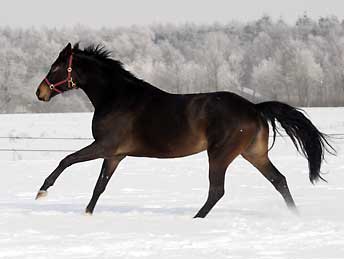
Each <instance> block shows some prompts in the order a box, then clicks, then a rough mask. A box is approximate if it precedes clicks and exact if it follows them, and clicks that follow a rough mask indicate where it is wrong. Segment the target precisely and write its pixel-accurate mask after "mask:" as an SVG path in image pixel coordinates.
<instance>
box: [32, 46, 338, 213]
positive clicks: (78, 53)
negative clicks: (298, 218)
mask: <svg viewBox="0 0 344 259" xmlns="http://www.w3.org/2000/svg"><path fill="white" fill-rule="evenodd" d="M78 88H80V89H82V90H83V91H84V92H85V93H86V95H87V96H88V98H89V99H90V101H91V103H92V104H93V106H94V115H93V120H92V135H93V138H94V141H93V142H92V143H91V144H90V145H88V146H86V147H85V148H82V149H81V150H79V151H77V152H75V153H72V154H70V155H68V156H66V157H65V158H64V159H62V160H61V161H60V163H59V164H58V166H57V167H56V169H55V170H54V171H53V172H52V173H51V174H50V175H49V176H48V177H47V178H46V179H45V181H44V183H43V185H42V186H41V188H40V189H39V191H38V193H37V196H36V199H39V198H41V197H44V196H46V195H47V190H48V188H49V187H51V186H52V185H54V183H55V181H56V179H57V178H58V177H59V176H60V175H61V173H62V172H63V171H64V170H65V169H66V168H67V167H69V166H71V165H73V164H75V163H79V162H84V161H88V160H93V159H103V164H102V167H101V171H100V175H99V177H98V180H97V182H96V185H95V187H94V191H93V195H92V198H91V200H90V202H89V203H88V205H87V207H86V211H85V212H86V213H88V214H92V213H93V211H94V208H95V206H96V203H97V201H98V199H99V197H100V195H101V194H102V193H103V192H104V190H105V188H106V185H107V184H108V182H109V180H110V178H111V176H112V175H113V174H114V172H115V170H116V168H117V166H118V164H119V163H120V162H121V161H122V160H123V159H124V158H125V157H127V156H134V157H155V158H177V157H184V156H188V155H192V154H196V153H199V152H201V151H205V150H206V152H207V155H208V163H209V191H208V197H207V199H206V201H205V203H204V205H203V207H201V209H200V210H199V211H198V213H197V214H196V215H195V216H194V217H200V218H204V217H205V216H206V215H207V214H208V213H209V211H210V210H211V209H212V208H213V207H214V206H215V204H216V203H217V202H218V201H219V200H220V199H221V198H222V197H223V195H224V193H225V186H224V183H225V174H226V170H227V167H228V166H229V164H230V163H231V162H232V161H233V160H234V159H235V158H236V157H237V156H239V155H241V156H242V157H243V158H244V159H246V160H247V161H249V162H250V163H251V164H252V165H253V166H254V167H256V168H257V169H258V171H260V173H261V174H262V175H263V176H264V177H265V178H266V179H267V180H268V181H270V182H271V184H272V185H273V186H274V187H275V189H276V190H277V191H278V192H279V193H280V194H281V195H282V197H283V199H284V201H285V203H286V205H287V207H288V208H290V209H291V210H292V211H296V205H295V202H294V199H293V197H292V195H291V193H290V191H289V187H288V185H287V181H286V178H285V176H284V175H283V174H281V173H280V172H279V170H278V169H277V168H276V167H275V166H274V164H273V163H272V162H271V161H270V159H269V156H268V151H269V150H270V149H269V145H268V139H269V123H270V125H271V128H272V131H273V143H274V142H275V138H276V134H277V133H279V127H278V124H277V123H279V124H280V126H282V128H283V129H284V130H285V132H286V133H287V135H288V136H289V137H290V138H291V140H292V141H293V143H294V145H295V147H296V148H297V149H298V150H299V151H300V153H302V154H303V155H304V156H305V157H306V158H307V160H308V167H309V179H310V181H311V182H312V183H314V182H315V181H317V180H319V179H323V178H322V177H321V175H320V168H321V164H322V161H323V159H324V154H325V153H326V152H330V151H329V150H330V148H332V147H331V145H330V144H329V142H328V136H327V135H325V134H324V133H322V132H320V131H319V130H318V129H317V128H316V127H315V126H314V125H313V123H312V122H311V121H310V120H309V119H308V118H307V117H306V116H305V115H304V113H303V111H302V110H300V109H298V108H295V107H292V106H290V105H288V104H286V103H282V102H277V101H268V102H262V103H258V104H254V103H252V102H250V101H248V100H247V99H244V98H243V97H241V96H239V95H237V94H235V93H232V92H226V91H223V92H210V93H194V94H172V93H168V92H166V91H163V90H161V89H159V88H157V87H155V86H153V85H151V84H149V83H148V82H146V81H144V80H142V79H139V78H137V77H135V76H134V75H133V74H132V73H131V72H129V71H128V70H126V69H124V67H123V64H122V63H121V62H120V61H118V60H115V59H113V58H111V52H110V51H108V50H106V49H105V48H104V46H100V45H96V46H95V45H91V46H88V47H85V48H84V49H81V48H80V47H79V43H77V44H75V45H74V46H73V47H72V45H71V43H68V44H67V46H66V47H65V48H64V49H63V50H62V51H61V52H60V53H59V56H58V58H57V59H56V60H55V62H54V63H53V64H52V66H51V69H50V70H49V72H48V74H47V75H46V77H45V78H44V79H43V80H42V82H41V83H40V84H39V86H38V89H37V91H36V95H37V97H38V99H39V100H41V101H44V102H48V101H49V100H51V99H52V98H53V97H55V96H57V95H58V94H60V93H63V92H66V91H69V90H72V89H78ZM272 146H273V144H272ZM272 146H271V147H272ZM323 180H324V179H323Z"/></svg>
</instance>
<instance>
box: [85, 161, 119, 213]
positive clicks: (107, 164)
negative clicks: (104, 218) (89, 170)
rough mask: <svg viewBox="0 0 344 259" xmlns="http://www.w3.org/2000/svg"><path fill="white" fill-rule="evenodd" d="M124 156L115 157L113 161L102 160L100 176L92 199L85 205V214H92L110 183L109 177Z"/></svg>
mask: <svg viewBox="0 0 344 259" xmlns="http://www.w3.org/2000/svg"><path fill="white" fill-rule="evenodd" d="M123 158H124V156H120V157H116V158H113V159H104V162H103V165H102V169H101V171H100V175H99V177H98V180H97V183H96V186H95V187H94V191H93V195H92V198H91V200H90V202H89V204H88V205H87V208H86V213H88V214H92V213H93V210H94V207H95V206H96V203H97V201H98V199H99V196H100V195H101V194H102V193H103V192H104V191H105V188H106V185H107V184H108V182H109V181H110V178H111V176H112V175H113V173H114V172H115V170H116V168H117V166H118V164H119V163H120V162H121V160H122V159H123Z"/></svg>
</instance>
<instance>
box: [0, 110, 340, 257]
mask: <svg viewBox="0 0 344 259" xmlns="http://www.w3.org/2000/svg"><path fill="white" fill-rule="evenodd" d="M307 112H308V114H309V116H310V117H311V119H312V120H313V121H314V123H315V124H316V125H317V126H318V127H319V128H321V129H322V130H323V131H324V132H326V133H344V117H343V115H344V109H343V108H324V109H320V108H313V109H307ZM91 118H92V115H91V114H54V115H48V114H27V115H1V116H0V137H8V136H12V137H14V136H20V137H28V139H10V140H9V139H7V138H0V149H35V150H37V149H40V150H43V151H40V152H37V151H31V152H28V151H17V152H12V151H0V170H1V171H0V172H1V173H0V258H35V259H40V258H42V259H43V258H153V259H154V258H159V259H160V258H183V259H184V258H185V259H190V258H216V259H219V258H242V259H250V258H252V259H257V258H262V259H270V258H292V259H299V258H309V259H317V258H324V259H331V258H344V162H343V157H344V150H343V149H344V139H340V137H341V136H337V139H333V141H332V143H333V144H334V146H335V147H336V148H337V149H338V155H337V156H336V157H331V156H327V157H326V159H327V162H326V163H325V164H324V167H323V172H324V174H325V175H324V177H325V178H326V179H327V180H328V183H324V182H322V183H319V184H317V185H315V186H312V185H311V184H310V183H309V181H308V171H307V170H308V168H307V162H306V160H305V159H304V158H303V157H301V155H299V154H298V153H297V152H296V151H295V148H294V147H293V146H292V144H291V142H290V141H289V140H287V139H286V138H278V140H277V143H276V145H275V147H274V149H273V150H272V151H271V158H272V160H273V161H274V163H275V165H276V166H277V167H278V168H279V169H280V171H281V172H282V173H284V174H285V176H286V177H287V179H288V183H289V187H290V189H291V192H292V194H293V196H294V199H295V201H296V203H297V205H298V206H299V211H300V216H295V215H293V214H292V213H290V212H289V211H288V210H287V208H286V206H285V204H284V202H283V200H282V198H281V197H280V195H279V194H278V193H277V192H276V191H275V190H274V188H273V187H272V186H271V185H270V183H268V182H267V181H266V180H265V179H264V178H263V177H262V176H261V175H260V174H259V172H258V171H256V170H255V169H254V168H253V167H252V166H251V165H249V164H248V163H247V162H246V161H245V160H243V159H242V158H238V159H236V160H235V162H234V163H233V164H231V166H230V167H229V169H228V171H227V178H226V195H225V197H224V198H223V199H222V200H221V201H220V202H219V203H218V204H217V206H215V208H214V209H213V210H212V211H211V212H210V214H209V216H208V217H207V218H205V219H192V217H193V216H194V214H195V213H196V212H197V211H198V209H199V208H200V207H201V206H202V205H203V203H204V201H205V199H206V196H207V188H208V180H207V168H208V165H207V158H206V154H205V153H201V154H197V155H194V156H190V157H186V158H181V159H169V160H159V159H148V158H127V159H125V160H124V161H123V162H122V163H121V164H120V166H119V168H118V170H117V174H116V175H115V176H114V177H113V179H112V181H111V182H110V184H109V185H108V188H107V190H106V192H105V193H104V194H103V195H102V196H101V198H100V200H99V202H98V204H97V207H96V210H95V213H94V215H93V216H85V215H84V213H83V212H84V208H85V206H86V205H87V203H88V201H89V199H90V197H91V194H92V191H93V186H94V184H95V182H96V179H97V177H98V174H99V171H100V166H101V161H100V160H96V161H91V162H86V163H81V164H77V165H74V166H72V167H70V168H68V169H67V170H66V171H65V172H64V173H63V174H62V175H61V177H60V178H59V179H58V181H57V182H56V184H55V186H53V187H52V188H51V189H50V190H49V195H48V197H47V198H46V199H43V200H40V201H35V200H34V197H35V195H36V192H37V190H38V189H39V187H40V186H41V184H42V183H43V180H44V179H45V177H46V176H47V175H48V174H49V173H50V172H51V171H52V170H53V169H54V168H55V166H56V165H57V164H58V162H59V160H60V159H62V158H63V157H64V156H65V155H66V154H67V153H66V152H65V151H66V150H75V149H78V148H81V147H83V146H84V145H86V144H88V143H89V142H90V141H91V140H90V139H88V138H90V137H91V132H90V123H91ZM32 137H41V138H43V139H30V138H32ZM51 137H53V138H60V137H61V138H83V139H79V140H72V139H54V140H52V139H49V138H51ZM47 150H62V151H60V152H48V151H47Z"/></svg>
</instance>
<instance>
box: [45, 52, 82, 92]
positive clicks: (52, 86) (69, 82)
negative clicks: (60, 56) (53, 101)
mask: <svg viewBox="0 0 344 259" xmlns="http://www.w3.org/2000/svg"><path fill="white" fill-rule="evenodd" d="M72 62H73V54H71V55H70V57H69V61H68V68H67V78H66V79H64V80H62V81H59V82H57V83H55V84H53V83H51V82H50V81H49V80H48V78H44V81H45V82H46V83H47V85H48V86H49V88H50V89H51V90H53V91H55V92H57V93H59V94H60V93H62V92H63V91H61V90H59V89H58V88H57V87H58V86H60V85H63V84H65V83H67V85H68V88H77V86H76V83H74V82H73V78H72V71H73V69H72Z"/></svg>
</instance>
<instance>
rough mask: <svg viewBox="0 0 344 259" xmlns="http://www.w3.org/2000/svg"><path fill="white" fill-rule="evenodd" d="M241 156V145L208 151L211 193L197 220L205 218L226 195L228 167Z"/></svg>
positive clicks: (236, 144)
mask: <svg viewBox="0 0 344 259" xmlns="http://www.w3.org/2000/svg"><path fill="white" fill-rule="evenodd" d="M239 154H240V143H234V144H228V145H227V148H222V149H221V148H216V150H212V149H208V157H209V192H208V198H207V201H206V202H205V204H204V205H203V207H202V208H201V209H200V210H199V212H198V213H197V214H196V215H195V218H204V217H205V216H206V215H207V214H208V213H209V211H210V210H211V209H212V208H213V207H214V206H215V204H216V203H217V202H218V201H219V200H220V199H221V198H222V196H223V195H224V194H225V174H226V169H227V167H228V165H229V164H230V163H231V162H232V161H233V160H234V159H235V158H236V157H237V156H238V155H239Z"/></svg>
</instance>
